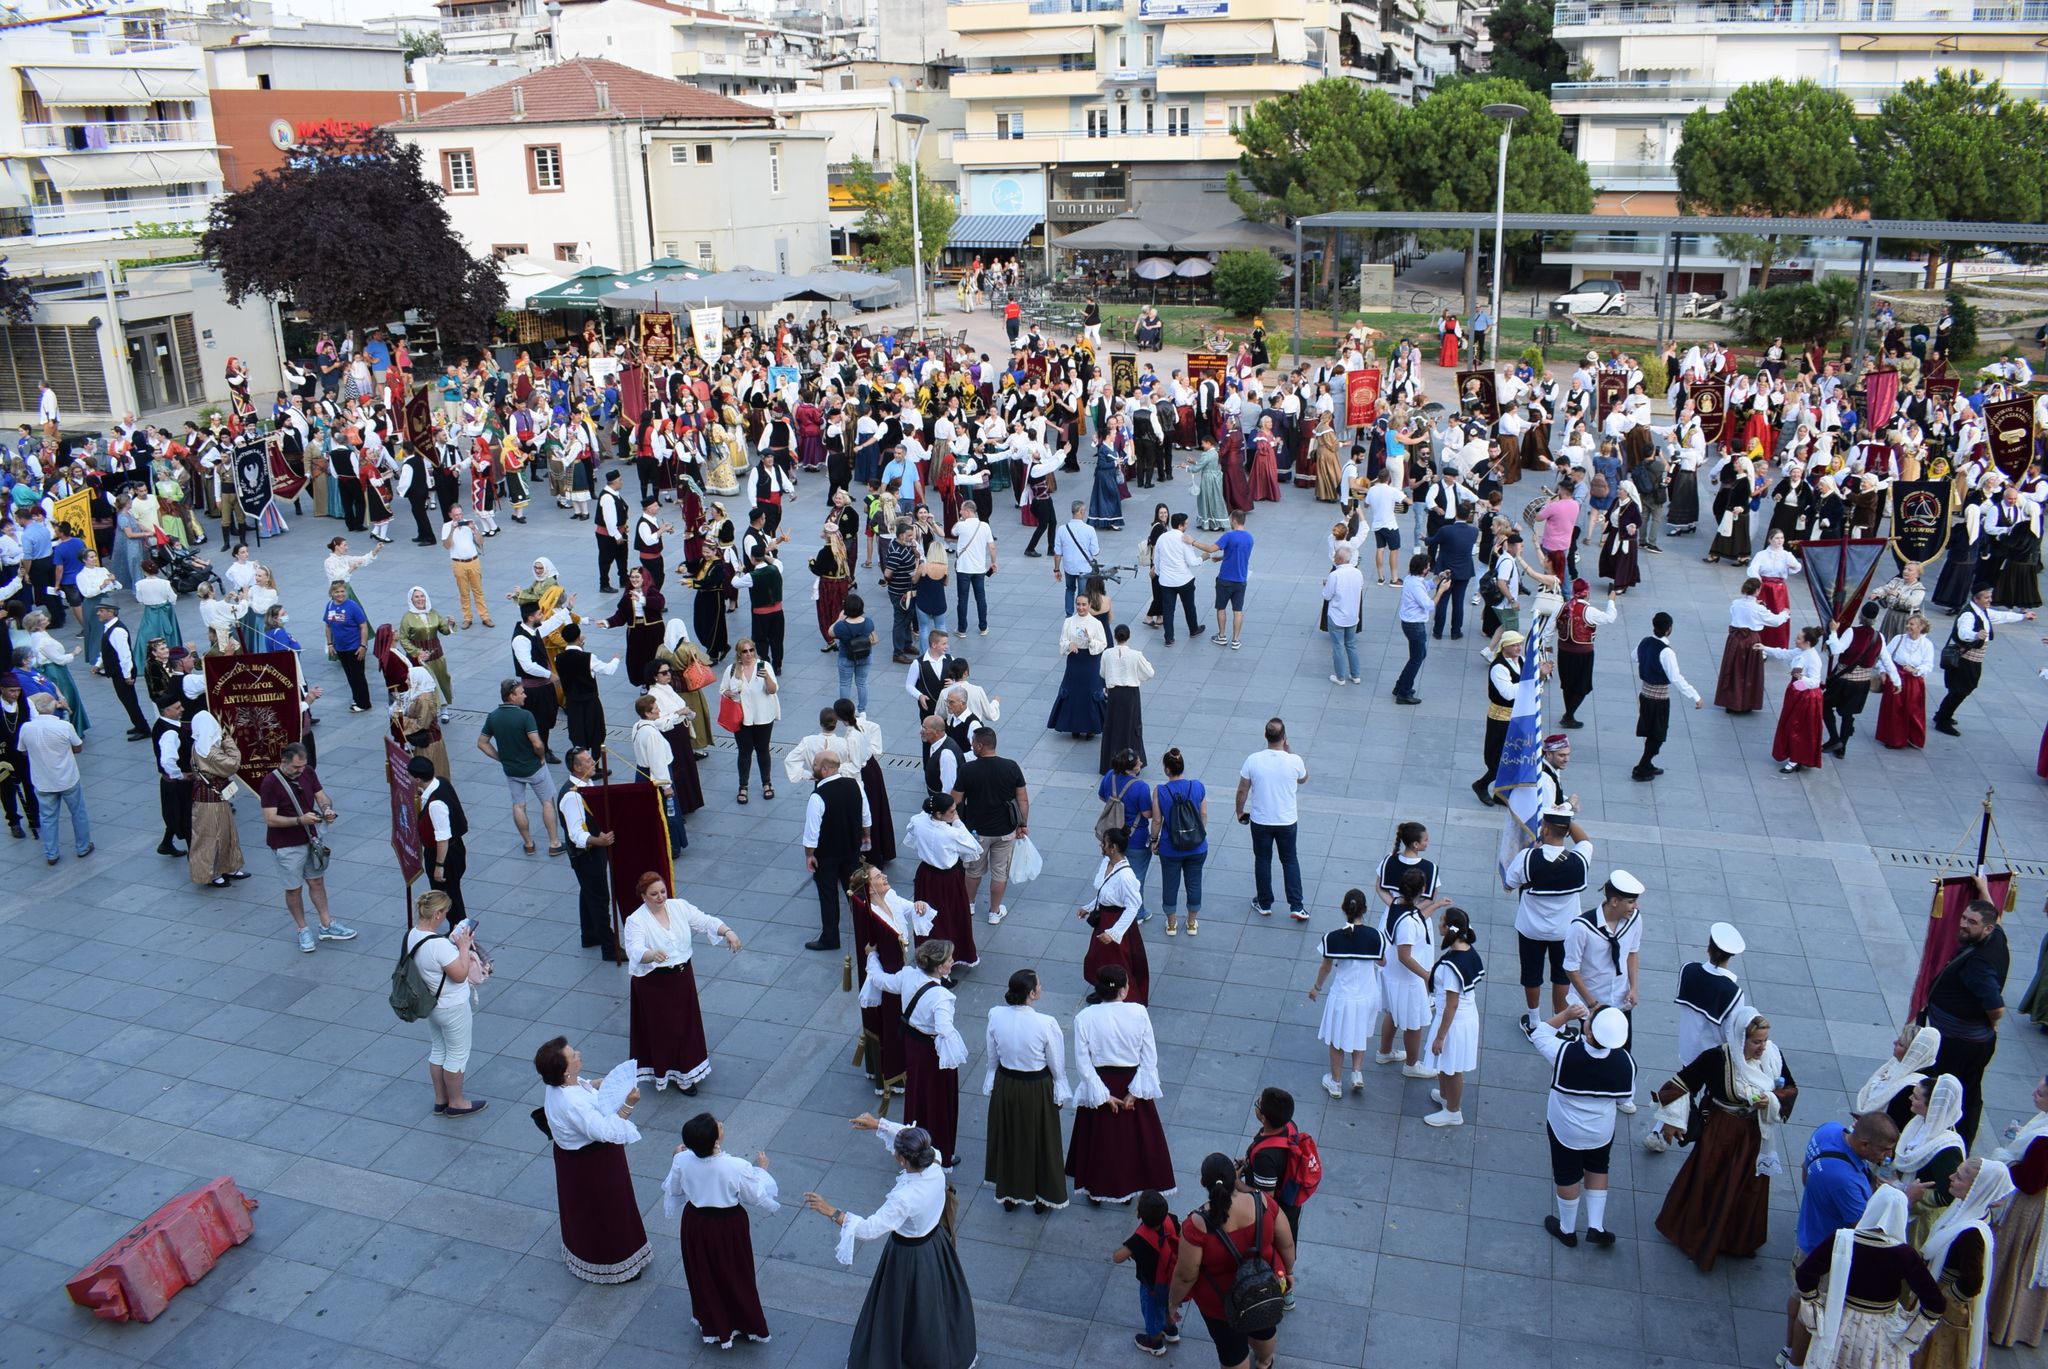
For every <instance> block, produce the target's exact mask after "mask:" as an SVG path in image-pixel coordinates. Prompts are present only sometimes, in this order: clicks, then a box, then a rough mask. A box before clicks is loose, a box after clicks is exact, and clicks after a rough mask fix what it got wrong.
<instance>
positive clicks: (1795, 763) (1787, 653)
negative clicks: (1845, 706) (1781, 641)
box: [1761, 646, 1827, 775]
mask: <svg viewBox="0 0 2048 1369" xmlns="http://www.w3.org/2000/svg"><path fill="white" fill-rule="evenodd" d="M1761 654H1763V655H1765V656H1769V657H1771V658H1772V659H1774V660H1779V661H1785V662H1788V663H1789V664H1790V665H1791V667H1792V678H1791V679H1790V680H1789V681H1787V682H1786V685H1785V698H1784V703H1783V705H1782V706H1781V708H1780V710H1779V713H1778V730H1777V732H1776V733H1775V734H1773V736H1772V737H1771V759H1772V760H1774V761H1777V762H1778V764H1779V766H1780V768H1781V769H1782V770H1783V771H1784V773H1786V774H1788V775H1789V774H1791V773H1792V772H1793V771H1795V770H1798V769H1801V768H1805V769H1808V770H1818V769H1819V768H1820V756H1821V749H1820V748H1821V733H1822V731H1823V730H1824V729H1823V726H1822V723H1823V718H1822V706H1821V705H1822V698H1823V695H1824V691H1825V688H1826V684H1827V662H1826V660H1825V659H1824V658H1823V657H1822V656H1821V654H1820V652H1819V651H1818V650H1816V649H1815V648H1813V647H1796V648H1795V647H1777V646H1767V647H1765V648H1763V651H1762V653H1761Z"/></svg>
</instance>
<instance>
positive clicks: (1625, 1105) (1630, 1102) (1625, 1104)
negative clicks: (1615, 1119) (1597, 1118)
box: [1614, 1098, 1636, 1117]
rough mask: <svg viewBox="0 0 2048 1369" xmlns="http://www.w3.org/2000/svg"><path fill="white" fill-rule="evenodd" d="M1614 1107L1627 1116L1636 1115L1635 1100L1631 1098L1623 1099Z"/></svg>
mask: <svg viewBox="0 0 2048 1369" xmlns="http://www.w3.org/2000/svg"><path fill="white" fill-rule="evenodd" d="M1614 1106H1615V1107H1617V1108H1619V1109H1621V1111H1622V1112H1623V1113H1624V1114H1626V1115H1627V1116H1630V1117H1633V1116H1635V1115H1636V1100H1635V1099H1633V1098H1624V1099H1622V1100H1621V1101H1620V1102H1619V1103H1616V1104H1615V1105H1614Z"/></svg>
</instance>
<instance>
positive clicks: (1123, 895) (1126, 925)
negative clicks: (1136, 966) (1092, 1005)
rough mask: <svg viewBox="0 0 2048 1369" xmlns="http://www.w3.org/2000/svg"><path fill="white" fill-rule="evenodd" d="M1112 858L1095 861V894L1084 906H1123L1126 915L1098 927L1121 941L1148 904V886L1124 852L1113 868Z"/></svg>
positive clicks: (1111, 937)
mask: <svg viewBox="0 0 2048 1369" xmlns="http://www.w3.org/2000/svg"><path fill="white" fill-rule="evenodd" d="M977 849H979V848H977ZM1109 862H1110V858H1109V857H1108V856H1104V857H1103V858H1102V859H1101V861H1100V862H1098V863H1097V864H1096V866H1095V897H1093V898H1091V899H1089V900H1088V901H1087V902H1086V903H1084V904H1082V905H1081V906H1082V907H1083V908H1086V909H1088V910H1089V911H1090V912H1093V911H1094V910H1095V909H1096V908H1098V907H1103V906H1107V907H1111V908H1121V909H1123V910H1124V911H1123V916H1122V917H1119V918H1118V919H1117V920H1116V922H1115V923H1114V924H1112V925H1110V926H1108V927H1101V928H1097V930H1098V931H1102V932H1107V933H1109V939H1110V940H1111V941H1117V942H1121V941H1122V940H1123V939H1124V933H1126V932H1128V931H1130V930H1131V924H1132V923H1134V922H1136V921H1137V920H1138V913H1139V912H1140V911H1141V910H1142V909H1143V908H1144V906H1145V889H1144V886H1143V885H1141V884H1139V883H1138V876H1137V874H1136V872H1134V871H1133V870H1132V869H1131V863H1130V861H1128V860H1125V859H1124V858H1123V857H1121V856H1119V857H1117V858H1116V862H1117V863H1116V868H1115V869H1114V870H1111V869H1110V864H1109Z"/></svg>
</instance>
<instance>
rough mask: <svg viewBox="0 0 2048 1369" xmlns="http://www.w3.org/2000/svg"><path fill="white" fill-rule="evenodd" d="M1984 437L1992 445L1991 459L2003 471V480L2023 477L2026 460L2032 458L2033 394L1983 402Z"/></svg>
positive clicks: (2025, 470)
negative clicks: (1993, 401)
mask: <svg viewBox="0 0 2048 1369" xmlns="http://www.w3.org/2000/svg"><path fill="white" fill-rule="evenodd" d="M1984 440H1985V442H1986V444H1987V445H1989V446H1990V448H1991V459H1992V460H1993V461H1995V462H1997V463H1998V469H1999V470H2001V471H2004V472H2005V478H2006V479H2008V480H2018V479H2019V478H2020V477H2021V476H2024V475H2025V474H2026V473H2027V463H2028V462H2030V461H2032V460H2033V459H2034V400H2033V396H2031V395H2026V396H2022V397H2021V398H2019V399H2001V400H1998V401H1996V402H1995V403H1991V404H1986V405H1985V406H1984Z"/></svg>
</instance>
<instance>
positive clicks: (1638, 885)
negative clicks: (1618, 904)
mask: <svg viewBox="0 0 2048 1369" xmlns="http://www.w3.org/2000/svg"><path fill="white" fill-rule="evenodd" d="M1607 887H1608V888H1610V889H1612V890H1613V891H1614V892H1615V893H1617V894H1621V895H1623V896H1624V897H1627V898H1641V897H1642V896H1643V882H1642V881H1641V880H1639V879H1637V878H1636V877H1635V876H1634V875H1632V874H1630V873H1629V872H1628V871H1626V870H1616V871H1615V872H1614V873H1613V874H1611V875H1609V876H1608V877H1607Z"/></svg>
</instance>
